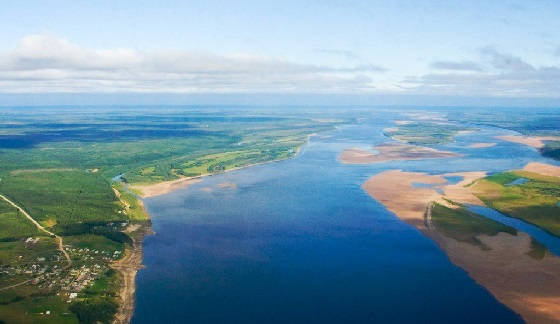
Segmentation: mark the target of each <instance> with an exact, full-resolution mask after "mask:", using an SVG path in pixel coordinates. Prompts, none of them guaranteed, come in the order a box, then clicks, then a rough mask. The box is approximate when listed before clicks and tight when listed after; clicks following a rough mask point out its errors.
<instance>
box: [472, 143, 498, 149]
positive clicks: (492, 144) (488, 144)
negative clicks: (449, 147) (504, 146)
mask: <svg viewBox="0 0 560 324" xmlns="http://www.w3.org/2000/svg"><path fill="white" fill-rule="evenodd" d="M496 144H497V143H473V144H471V145H469V146H467V147H469V148H485V147H492V146H496Z"/></svg>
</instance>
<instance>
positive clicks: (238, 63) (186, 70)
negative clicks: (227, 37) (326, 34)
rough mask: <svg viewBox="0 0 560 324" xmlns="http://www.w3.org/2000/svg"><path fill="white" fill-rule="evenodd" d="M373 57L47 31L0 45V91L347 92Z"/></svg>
mask: <svg viewBox="0 0 560 324" xmlns="http://www.w3.org/2000/svg"><path fill="white" fill-rule="evenodd" d="M383 70H384V69H383V68H381V67H379V66H376V65H355V66H344V67H340V66H337V67H333V66H322V65H313V64H301V63H294V62H289V61H286V60H283V59H279V58H270V57H262V56H255V55H230V56H222V55H215V54H211V53H206V52H188V51H159V52H143V51H137V50H133V49H126V48H120V49H110V50H97V49H87V48H82V47H80V46H77V45H75V44H73V43H71V42H69V41H67V40H65V39H62V38H58V37H54V36H51V35H31V36H27V37H25V38H23V39H22V40H21V41H20V43H19V45H18V46H17V48H15V49H14V50H12V51H8V52H0V91H1V92H54V91H56V92H119V91H129V92H130V91H132V92H134V91H137V92H306V91H314V92H317V91H319V92H337V91H343V92H352V91H362V90H364V89H371V88H372V85H371V83H372V80H371V76H369V74H370V73H377V72H381V71H383Z"/></svg>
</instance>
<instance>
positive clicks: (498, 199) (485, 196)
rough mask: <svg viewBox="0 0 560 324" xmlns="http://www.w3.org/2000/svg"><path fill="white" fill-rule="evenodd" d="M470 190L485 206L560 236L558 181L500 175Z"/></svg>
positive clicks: (521, 173) (522, 174)
mask: <svg viewBox="0 0 560 324" xmlns="http://www.w3.org/2000/svg"><path fill="white" fill-rule="evenodd" d="M473 190H474V193H475V194H476V196H478V197H479V198H480V199H481V200H482V201H483V202H484V203H485V204H486V205H487V206H488V207H490V208H493V209H496V210H498V211H499V212H501V213H503V214H505V215H508V216H511V217H515V218H519V219H522V220H523V221H526V222H528V223H531V224H534V225H536V226H538V227H540V228H542V229H544V230H546V231H548V232H549V233H551V234H554V235H556V236H560V205H559V204H560V178H558V177H550V176H545V175H541V174H537V173H532V172H528V171H512V172H502V173H497V174H493V175H490V176H488V177H486V178H483V179H481V180H479V181H477V182H476V183H475V184H474V185H473Z"/></svg>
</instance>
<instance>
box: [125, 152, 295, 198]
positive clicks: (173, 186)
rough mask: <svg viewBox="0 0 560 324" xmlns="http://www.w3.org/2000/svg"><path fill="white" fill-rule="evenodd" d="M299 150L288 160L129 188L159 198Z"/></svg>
mask: <svg viewBox="0 0 560 324" xmlns="http://www.w3.org/2000/svg"><path fill="white" fill-rule="evenodd" d="M299 150H300V148H298V149H297V150H296V154H295V155H294V156H292V157H288V158H285V159H278V160H271V161H266V162H260V163H253V164H248V165H245V166H240V167H235V168H231V169H227V170H225V171H222V172H217V173H206V174H202V175H199V176H196V177H184V178H179V179H175V180H170V181H162V182H157V183H153V184H133V185H130V188H132V189H134V190H137V191H139V192H140V197H142V198H151V197H156V196H161V195H165V194H168V193H171V192H173V191H175V190H177V189H182V188H187V187H188V186H190V185H192V184H195V183H197V182H200V181H202V179H203V178H205V177H211V176H215V175H218V174H222V173H226V172H231V171H236V170H241V169H246V168H250V167H254V166H258V165H264V164H269V163H276V162H280V161H285V160H288V159H292V158H294V157H296V156H297V155H298V154H299Z"/></svg>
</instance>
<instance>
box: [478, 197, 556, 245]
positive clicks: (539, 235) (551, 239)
mask: <svg viewBox="0 0 560 324" xmlns="http://www.w3.org/2000/svg"><path fill="white" fill-rule="evenodd" d="M468 209H469V210H470V211H472V212H474V213H477V214H480V215H482V216H484V217H487V218H490V219H493V220H495V221H497V222H500V223H502V224H505V225H508V226H511V227H513V228H515V229H516V230H519V231H522V232H525V233H527V234H529V235H531V236H532V237H533V238H534V239H535V240H537V241H539V242H540V243H541V244H543V245H544V246H546V247H547V248H548V249H549V250H550V252H552V253H554V254H556V255H557V256H560V237H558V236H554V235H552V234H550V233H548V232H546V231H544V230H542V229H540V228H538V227H537V226H535V225H532V224H529V223H526V222H524V221H522V220H520V219H517V218H513V217H508V216H506V215H504V214H502V213H500V212H498V211H496V210H494V209H491V208H488V207H482V206H469V208H468Z"/></svg>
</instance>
